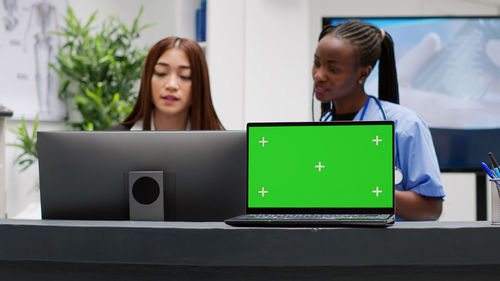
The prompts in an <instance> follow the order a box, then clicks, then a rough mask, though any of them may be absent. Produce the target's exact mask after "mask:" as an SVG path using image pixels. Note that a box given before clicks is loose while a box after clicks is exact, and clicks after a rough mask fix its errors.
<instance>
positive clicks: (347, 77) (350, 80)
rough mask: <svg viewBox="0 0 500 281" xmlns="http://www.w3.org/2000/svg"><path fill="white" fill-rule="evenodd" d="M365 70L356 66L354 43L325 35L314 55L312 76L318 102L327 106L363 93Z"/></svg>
mask: <svg viewBox="0 0 500 281" xmlns="http://www.w3.org/2000/svg"><path fill="white" fill-rule="evenodd" d="M363 69H364V68H362V67H359V66H358V65H357V59H356V56H355V51H354V47H353V45H352V44H351V43H349V42H347V41H345V40H342V39H338V38H336V37H334V36H332V35H326V36H325V37H323V38H322V39H321V40H320V41H319V43H318V47H317V48H316V53H315V54H314V65H313V69H312V74H313V79H314V93H315V95H316V98H317V99H318V100H320V101H321V102H328V101H332V100H335V99H342V98H345V97H348V96H350V95H351V94H353V93H354V92H355V91H359V90H361V91H362V90H363V85H362V83H360V81H361V82H364V79H363V80H360V79H361V78H363V77H362V73H361V72H362V71H363ZM365 78H366V77H365Z"/></svg>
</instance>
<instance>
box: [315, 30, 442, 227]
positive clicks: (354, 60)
mask: <svg viewBox="0 0 500 281" xmlns="http://www.w3.org/2000/svg"><path fill="white" fill-rule="evenodd" d="M377 61H379V98H380V99H379V98H376V97H374V96H370V95H368V94H367V93H366V92H365V90H364V83H365V81H366V78H367V77H368V75H369V74H370V72H371V71H372V70H373V67H374V66H375V64H376V62H377ZM312 74H313V79H314V93H315V96H316V98H317V99H318V100H320V101H321V102H322V116H321V119H320V120H321V121H334V120H393V121H394V124H395V154H396V155H395V166H396V167H395V175H396V179H395V183H396V186H395V188H396V191H395V196H396V204H395V205H396V215H397V216H398V217H399V218H400V219H403V220H436V219H438V218H439V216H440V215H441V211H442V201H443V198H444V195H445V194H444V191H443V186H442V184H441V177H440V171H439V165H438V162H437V157H436V152H435V150H434V144H433V143H432V138H431V134H430V131H429V128H428V127H427V125H426V123H425V122H424V121H423V120H422V118H421V117H420V116H418V115H417V114H416V113H414V112H413V111H411V110H409V109H407V108H405V107H403V106H400V105H398V104H397V103H398V102H399V98H398V97H399V94H398V84H397V75H396V65H395V60H394V51H393V42H392V39H391V37H390V35H389V34H388V33H386V32H384V31H383V30H381V29H378V28H377V27H375V26H373V25H370V24H367V23H362V22H359V21H349V22H345V23H339V24H337V25H334V26H327V27H325V28H324V29H323V31H322V32H321V34H320V36H319V43H318V46H317V48H316V52H315V54H314V66H313V71H312Z"/></svg>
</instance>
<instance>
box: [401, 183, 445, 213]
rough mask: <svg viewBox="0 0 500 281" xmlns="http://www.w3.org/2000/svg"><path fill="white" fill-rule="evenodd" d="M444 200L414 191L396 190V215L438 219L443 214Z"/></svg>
mask: <svg viewBox="0 0 500 281" xmlns="http://www.w3.org/2000/svg"><path fill="white" fill-rule="evenodd" d="M442 209H443V200H442V199H441V198H440V197H426V196H422V195H419V194H417V193H415V192H413V191H409V190H408V191H400V190H396V215H397V216H399V217H400V218H402V219H405V220H437V219H438V218H439V216H441V211H442Z"/></svg>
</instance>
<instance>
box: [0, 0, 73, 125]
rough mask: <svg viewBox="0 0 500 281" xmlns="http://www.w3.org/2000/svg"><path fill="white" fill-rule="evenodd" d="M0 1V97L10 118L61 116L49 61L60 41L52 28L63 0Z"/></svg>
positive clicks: (58, 20)
mask: <svg viewBox="0 0 500 281" xmlns="http://www.w3.org/2000/svg"><path fill="white" fill-rule="evenodd" d="M1 1H2V3H3V8H4V9H3V10H2V9H0V18H1V19H2V23H3V28H0V38H2V40H0V61H2V63H1V64H0V100H1V101H2V103H3V104H5V105H6V106H8V107H9V108H11V109H12V111H13V112H14V117H13V118H14V119H16V118H20V117H24V118H25V119H27V120H30V119H31V120H33V119H34V118H35V117H36V116H38V117H39V118H40V120H64V119H65V118H66V116H67V111H66V106H65V103H64V102H63V101H61V100H60V99H59V98H58V94H57V89H58V86H59V85H58V84H59V81H60V80H59V77H58V76H57V73H56V72H55V71H54V70H53V69H51V68H50V67H49V63H54V62H55V59H56V55H57V51H58V47H59V46H60V44H61V43H62V42H61V40H60V38H59V37H58V36H57V35H55V34H53V32H54V31H57V30H58V28H59V25H58V24H59V23H62V22H63V20H62V17H63V16H65V14H66V11H67V2H66V0H1ZM13 18H15V20H14V19H13ZM6 19H8V20H6ZM4 62H5V63H4Z"/></svg>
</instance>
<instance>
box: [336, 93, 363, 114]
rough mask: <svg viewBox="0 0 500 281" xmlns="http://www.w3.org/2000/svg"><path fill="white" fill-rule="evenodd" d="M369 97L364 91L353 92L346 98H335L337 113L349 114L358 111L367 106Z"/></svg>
mask: <svg viewBox="0 0 500 281" xmlns="http://www.w3.org/2000/svg"><path fill="white" fill-rule="evenodd" d="M367 98H368V96H367V95H366V93H365V92H364V91H363V92H360V93H359V94H353V95H349V96H348V97H345V98H340V99H335V100H333V106H334V107H335V114H349V113H354V112H358V111H360V110H361V109H362V108H363V107H364V106H365V104H366V99H367Z"/></svg>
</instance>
